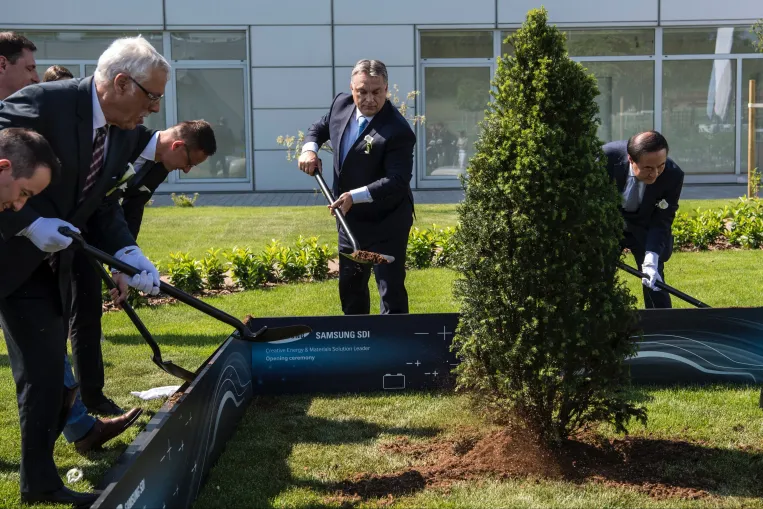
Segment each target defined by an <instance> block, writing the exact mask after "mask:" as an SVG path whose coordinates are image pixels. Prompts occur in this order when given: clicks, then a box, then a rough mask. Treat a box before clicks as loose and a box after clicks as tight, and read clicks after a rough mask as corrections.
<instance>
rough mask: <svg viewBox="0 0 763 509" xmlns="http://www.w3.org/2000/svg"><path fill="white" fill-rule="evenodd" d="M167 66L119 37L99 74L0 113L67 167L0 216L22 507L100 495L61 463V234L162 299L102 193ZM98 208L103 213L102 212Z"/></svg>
mask: <svg viewBox="0 0 763 509" xmlns="http://www.w3.org/2000/svg"><path fill="white" fill-rule="evenodd" d="M169 70H170V68H169V64H168V63H167V61H166V60H165V59H164V58H163V57H162V56H161V55H160V54H159V53H158V52H157V51H156V50H155V49H154V48H153V47H152V46H151V45H150V44H149V43H148V42H147V41H146V40H145V39H143V38H141V37H134V38H124V39H118V40H116V41H114V42H113V43H112V44H111V46H109V48H108V49H107V50H106V51H104V53H103V54H102V55H101V57H100V59H99V60H98V67H97V69H96V72H95V76H94V77H91V78H85V79H76V80H67V81H58V82H52V83H43V84H40V85H31V86H28V87H26V88H23V89H22V90H20V91H19V92H17V93H15V94H13V95H11V96H10V97H8V98H7V99H6V100H5V101H4V103H3V104H2V106H0V129H2V128H7V127H27V128H32V129H35V130H37V131H38V132H40V134H42V135H43V136H44V137H45V138H46V139H47V140H48V142H49V143H50V144H51V146H52V147H53V150H54V152H55V153H56V155H57V156H58V158H59V160H60V161H61V167H62V172H61V178H60V179H59V181H58V182H57V183H55V184H52V185H50V186H48V188H47V189H46V190H45V191H43V192H42V193H40V194H39V195H37V196H35V197H33V198H32V199H30V200H29V203H28V205H27V206H26V207H24V208H23V209H22V210H21V211H19V212H16V213H13V214H0V216H5V217H0V237H2V241H1V242H0V266H2V267H13V270H11V271H8V270H4V271H3V277H2V278H0V323H2V327H3V331H4V333H5V341H6V344H7V346H8V353H9V357H10V363H11V369H12V371H13V375H14V380H15V382H16V392H17V398H18V405H19V416H20V423H21V476H20V485H21V486H20V487H21V500H22V502H25V503H38V502H57V503H68V504H74V505H77V506H89V505H90V504H92V502H93V501H94V500H95V499H96V498H97V495H96V494H87V493H77V492H74V491H72V490H69V489H68V488H66V487H65V486H64V485H63V482H62V481H61V478H60V477H59V475H58V471H57V469H56V465H55V462H54V460H53V447H54V444H55V441H56V438H57V437H58V434H59V433H60V431H61V428H62V425H61V424H62V423H61V422H60V416H61V414H62V401H63V397H64V392H65V389H64V383H63V382H64V373H63V363H62V362H61V359H62V357H63V355H64V353H65V344H66V335H67V330H68V327H67V319H66V315H68V311H69V308H68V305H69V297H70V294H69V278H70V267H71V261H72V254H73V253H72V252H71V251H70V250H65V249H66V247H68V246H69V244H71V239H70V238H68V237H66V236H64V235H62V234H61V233H59V231H58V228H59V227H60V226H66V225H73V226H74V228H75V230H79V231H83V232H85V233H87V234H88V235H89V237H90V238H91V241H92V242H93V244H95V245H96V246H97V247H99V248H100V249H102V250H104V251H106V252H109V253H113V254H114V256H116V257H117V258H119V259H120V260H122V261H123V262H125V263H128V264H130V265H133V266H135V267H137V268H138V269H139V270H141V273H140V274H137V275H136V276H134V277H132V278H130V279H129V284H130V285H131V286H133V287H135V288H137V289H139V290H141V291H145V292H150V293H152V294H156V293H158V291H159V273H158V271H157V270H156V268H155V267H154V266H153V264H152V263H151V262H150V261H149V260H148V259H147V258H146V257H145V256H144V255H143V253H142V252H141V251H140V249H139V248H138V246H137V245H135V239H134V238H133V237H132V235H130V232H129V230H128V228H127V224H126V222H125V220H124V215H123V213H122V210H121V208H120V207H118V206H115V205H117V204H114V203H107V202H104V200H103V197H104V195H105V193H106V192H107V191H108V190H109V189H110V188H111V187H112V186H113V184H114V182H116V181H117V180H118V178H119V177H120V175H121V174H122V173H123V172H124V169H125V167H126V165H127V162H128V160H129V157H130V155H131V154H132V153H133V152H134V150H135V148H136V147H141V146H145V145H146V143H147V140H148V137H147V136H148V134H149V133H148V132H147V131H146V130H145V129H139V130H138V129H135V127H136V126H138V125H139V124H140V123H142V121H143V118H144V117H145V116H146V115H148V114H149V113H151V112H157V111H159V101H160V100H161V97H162V96H163V93H164V88H165V86H166V83H167V80H168V79H169ZM96 211H97V212H96Z"/></svg>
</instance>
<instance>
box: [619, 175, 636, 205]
mask: <svg viewBox="0 0 763 509" xmlns="http://www.w3.org/2000/svg"><path fill="white" fill-rule="evenodd" d="M629 178H631V179H633V181H632V182H631V188H630V189H629V190H628V194H627V195H626V197H625V200H624V201H625V203H623V209H625V210H626V211H627V212H636V211H637V210H638V208H639V203H638V200H639V191H640V190H639V181H638V179H636V177H634V176H630V177H629Z"/></svg>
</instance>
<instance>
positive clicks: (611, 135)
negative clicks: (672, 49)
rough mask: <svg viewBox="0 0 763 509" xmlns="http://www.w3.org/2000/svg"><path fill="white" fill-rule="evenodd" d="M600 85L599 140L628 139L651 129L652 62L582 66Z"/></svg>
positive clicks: (652, 109)
mask: <svg viewBox="0 0 763 509" xmlns="http://www.w3.org/2000/svg"><path fill="white" fill-rule="evenodd" d="M581 64H582V65H583V66H584V67H586V68H587V69H588V71H589V72H591V73H593V75H594V76H596V79H597V81H598V83H599V95H598V96H597V97H596V103H597V104H598V105H599V118H601V125H600V126H599V138H601V140H602V141H603V142H610V141H614V140H624V139H628V138H630V137H631V136H633V135H634V134H636V133H638V132H642V131H647V130H649V129H653V128H654V62H648V61H638V62H581Z"/></svg>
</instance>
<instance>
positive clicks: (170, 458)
mask: <svg viewBox="0 0 763 509" xmlns="http://www.w3.org/2000/svg"><path fill="white" fill-rule="evenodd" d="M171 452H172V445H171V444H170V441H169V440H167V454H165V455H164V456H162V459H160V460H159V463H161V462H162V461H164V458H168V459H169V460H170V461H172V455H171V454H170V453H171Z"/></svg>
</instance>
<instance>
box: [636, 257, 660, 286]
mask: <svg viewBox="0 0 763 509" xmlns="http://www.w3.org/2000/svg"><path fill="white" fill-rule="evenodd" d="M658 261H659V257H658V256H657V253H653V252H651V251H647V252H646V256H645V257H644V263H642V264H641V272H643V273H644V274H646V275H647V276H649V278H648V279H647V278H641V283H642V284H643V285H644V286H646V287H648V288H650V289H652V290H654V291H655V292H659V291H660V289H659V288H657V284H656V283H657V281H659V282H660V283H662V278H661V277H660V274H659V272H657V264H658Z"/></svg>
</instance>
